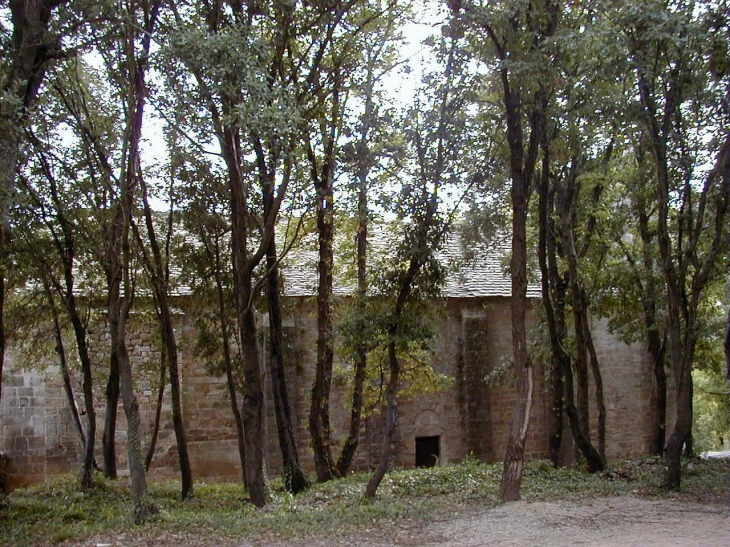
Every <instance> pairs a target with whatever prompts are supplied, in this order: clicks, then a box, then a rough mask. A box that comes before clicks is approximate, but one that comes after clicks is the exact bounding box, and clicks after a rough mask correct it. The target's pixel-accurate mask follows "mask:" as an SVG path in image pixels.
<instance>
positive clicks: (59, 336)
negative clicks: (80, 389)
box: [43, 280, 86, 447]
mask: <svg viewBox="0 0 730 547" xmlns="http://www.w3.org/2000/svg"><path fill="white" fill-rule="evenodd" d="M43 288H44V291H45V293H46V299H47V301H48V305H49V307H50V309H51V316H52V318H53V334H54V337H55V338H56V355H58V364H59V367H60V369H61V381H62V382H63V391H64V393H65V394H66V401H67V402H68V408H69V410H70V411H71V418H72V420H73V424H74V428H75V429H76V433H77V435H78V436H79V441H80V442H81V446H82V447H85V446H86V434H85V433H84V427H83V425H81V416H80V415H79V407H78V405H77V404H76V396H75V395H74V388H73V385H72V384H71V372H70V370H69V368H68V360H67V359H66V348H65V347H64V343H63V332H62V330H61V322H60V320H59V318H58V312H57V311H56V303H55V301H54V299H53V295H52V292H51V287H50V285H49V284H48V282H47V281H46V280H44V287H43Z"/></svg>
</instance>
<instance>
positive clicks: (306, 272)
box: [282, 230, 540, 298]
mask: <svg viewBox="0 0 730 547" xmlns="http://www.w3.org/2000/svg"><path fill="white" fill-rule="evenodd" d="M389 239H391V240H392V236H391V237H389V236H387V235H384V233H383V231H382V230H378V231H377V232H376V234H375V235H373V236H371V237H370V242H369V254H370V256H371V257H372V256H376V254H377V255H380V256H382V253H386V252H387V250H388V248H389V247H391V245H390V244H389ZM509 251H510V239H509V237H503V238H494V239H493V241H491V242H490V243H489V244H483V245H479V247H478V248H471V249H470V252H469V254H470V255H473V256H474V258H473V259H470V260H466V259H465V258H464V255H465V252H464V248H463V246H462V243H461V240H460V238H459V236H458V234H457V235H453V236H451V237H450V238H449V240H448V241H447V243H446V245H445V246H444V249H442V250H441V251H440V252H439V253H438V256H439V259H440V260H441V261H442V264H444V265H445V266H446V267H447V268H448V275H447V279H446V284H445V286H444V289H443V294H444V296H446V297H450V298H477V297H487V296H510V294H511V290H510V277H509ZM335 260H337V258H336V259H335ZM352 262H354V257H353V258H352ZM353 268H354V267H353ZM340 269H344V267H342V266H341V267H340ZM282 273H283V276H284V291H285V294H286V295H287V296H314V295H316V294H317V279H318V278H317V249H316V236H313V238H312V239H311V240H309V241H305V242H304V245H303V247H302V248H300V249H297V250H292V251H291V252H290V253H289V255H288V256H287V257H285V259H284V260H283V261H282ZM343 277H345V276H343V275H339V276H338V275H335V279H334V289H333V290H334V292H335V294H338V295H346V294H351V293H352V291H353V288H354V285H353V283H354V281H353V282H350V283H345V282H343ZM353 278H354V275H350V276H349V279H353ZM527 295H528V296H529V297H539V296H540V287H539V285H537V284H534V283H531V284H530V285H529V286H528V290H527Z"/></svg>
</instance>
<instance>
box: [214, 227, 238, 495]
mask: <svg viewBox="0 0 730 547" xmlns="http://www.w3.org/2000/svg"><path fill="white" fill-rule="evenodd" d="M213 253H214V254H213V255H212V256H211V255H210V254H209V256H210V258H212V262H213V263H214V264H215V272H214V275H215V284H216V290H217V293H218V321H219V322H220V326H221V336H222V338H223V340H222V342H223V362H224V364H225V368H226V385H227V386H228V397H229V399H230V402H231V412H232V413H233V419H234V421H235V422H236V437H237V439H238V458H239V460H240V462H241V476H242V480H243V486H244V488H246V444H245V439H244V433H243V420H242V419H241V411H240V410H239V408H238V397H237V395H236V382H235V380H234V377H233V360H232V358H231V345H230V342H229V339H228V336H229V329H230V327H229V325H228V306H227V305H226V300H227V299H226V294H225V291H224V290H223V277H222V274H221V272H222V271H223V268H222V265H221V254H220V244H219V240H218V237H217V236H216V239H215V243H214V251H213Z"/></svg>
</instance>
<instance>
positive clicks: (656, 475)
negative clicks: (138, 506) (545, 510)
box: [0, 459, 728, 546]
mask: <svg viewBox="0 0 730 547" xmlns="http://www.w3.org/2000/svg"><path fill="white" fill-rule="evenodd" d="M727 465H728V464H727V462H725V461H716V460H714V461H712V460H710V461H699V462H694V463H693V464H692V467H691V468H690V470H689V471H686V472H685V473H684V476H683V489H682V492H681V493H679V494H668V493H666V492H664V491H663V490H662V489H661V486H660V485H661V479H662V471H663V467H662V464H661V462H660V461H658V460H656V459H646V460H642V461H638V462H620V463H618V464H617V465H615V466H614V468H613V469H612V470H611V471H609V472H606V473H603V474H599V475H590V474H588V473H586V472H585V471H583V470H581V469H580V468H574V469H554V468H552V467H551V466H550V465H549V464H548V463H546V462H533V463H530V464H528V465H527V466H526V467H525V472H524V480H523V487H522V497H523V499H525V500H527V501H539V500H541V501H547V500H554V499H566V498H568V499H575V498H582V497H595V496H609V495H623V494H633V495H642V496H668V495H671V496H674V497H676V496H679V497H684V498H686V499H689V500H692V501H717V500H718V499H724V497H725V496H726V495H727V488H728V467H727ZM500 474H501V466H500V465H485V464H481V463H479V462H477V461H475V460H472V459H469V460H467V461H465V462H464V463H462V464H460V465H454V466H448V467H438V468H433V469H412V470H398V469H396V470H394V471H392V472H391V473H389V474H388V475H387V476H386V477H385V479H384V480H383V483H382V484H381V487H380V490H379V492H378V498H377V499H376V500H375V501H373V502H365V501H364V500H363V497H362V493H363V491H364V488H365V483H366V482H367V479H368V475H366V474H356V475H353V476H350V477H348V478H346V479H342V480H339V481H332V482H329V483H326V484H319V485H315V486H313V487H312V488H310V489H309V490H307V491H306V492H304V493H303V494H300V495H298V496H295V497H293V496H291V495H289V494H287V493H286V492H284V490H283V488H282V485H281V481H274V482H273V483H272V499H271V503H270V504H269V505H268V506H267V507H266V508H265V509H264V510H259V509H256V508H255V507H253V506H252V505H251V504H250V503H248V502H247V500H246V496H245V493H244V491H243V489H242V487H241V486H240V485H238V484H228V483H227V484H203V483H198V484H196V486H195V498H194V499H192V500H188V501H185V502H183V501H180V499H179V491H180V486H179V483H177V482H174V481H168V482H159V483H152V484H151V485H150V489H149V500H150V502H151V503H152V504H154V505H155V506H156V507H157V508H158V509H159V510H160V513H159V514H158V515H156V516H154V517H153V518H151V519H150V520H149V521H148V522H146V523H145V524H144V525H143V526H142V527H141V529H140V528H136V529H135V533H140V532H141V533H148V534H152V535H153V534H155V533H158V532H164V531H169V532H174V533H176V534H193V535H194V536H195V537H210V538H215V537H224V536H225V537H231V536H235V537H238V538H242V537H255V538H257V539H266V538H275V537H276V538H279V537H281V538H293V537H306V536H312V535H327V536H330V537H331V536H342V535H346V534H348V533H352V532H355V531H357V530H364V529H376V530H385V529H387V528H388V527H389V526H390V525H391V524H393V523H397V524H402V523H404V522H409V521H410V522H414V521H417V520H418V519H444V518H449V517H453V516H456V515H458V514H460V513H462V512H464V511H465V510H469V509H473V508H477V507H480V508H484V507H493V506H495V505H497V503H498V501H499V500H498V494H499V480H500ZM4 505H5V506H4V508H1V509H0V544H1V545H8V546H11V545H47V544H49V543H60V542H63V541H64V540H67V539H80V538H84V537H89V536H93V535H96V534H100V533H121V532H124V531H127V530H130V529H132V528H133V524H132V522H131V509H132V507H131V500H130V497H129V494H128V491H127V488H126V485H125V484H124V483H123V482H121V481H120V482H114V481H109V480H105V479H102V478H100V477H96V478H95V481H94V487H93V488H92V489H91V490H90V491H88V492H86V493H82V492H80V491H79V490H78V484H77V478H76V477H75V476H65V477H62V478H59V479H56V480H53V481H51V482H48V483H46V484H42V485H36V486H33V487H31V488H27V489H23V490H18V491H16V492H14V493H13V494H12V495H11V496H9V497H8V498H7V499H6V502H5V504H4Z"/></svg>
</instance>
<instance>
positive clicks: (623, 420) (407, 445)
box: [0, 247, 652, 489]
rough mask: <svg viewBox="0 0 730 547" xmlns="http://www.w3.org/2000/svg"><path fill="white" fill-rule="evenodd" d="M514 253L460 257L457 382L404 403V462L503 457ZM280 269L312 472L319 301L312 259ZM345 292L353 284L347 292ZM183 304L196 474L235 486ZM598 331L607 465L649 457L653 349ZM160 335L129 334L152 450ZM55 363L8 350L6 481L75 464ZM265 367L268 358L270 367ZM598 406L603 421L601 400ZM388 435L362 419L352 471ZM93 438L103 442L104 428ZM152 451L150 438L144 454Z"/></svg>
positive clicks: (539, 376) (336, 430) (20, 481)
mask: <svg viewBox="0 0 730 547" xmlns="http://www.w3.org/2000/svg"><path fill="white" fill-rule="evenodd" d="M505 252H506V249H505V248H504V247H502V248H499V247H495V248H493V249H492V250H490V251H488V252H484V253H482V256H481V258H480V260H479V261H477V262H475V263H469V264H465V265H462V267H461V268H460V269H459V270H458V271H455V272H453V273H452V274H450V276H449V279H448V282H447V284H446V287H445V288H444V291H443V298H442V300H441V302H439V303H438V305H439V306H441V307H442V313H440V314H439V318H438V319H437V326H436V332H437V333H438V334H437V337H436V340H435V343H434V345H433V348H432V349H433V354H432V365H433V368H434V369H435V370H436V371H437V372H440V373H442V374H444V375H446V376H448V377H449V378H451V379H452V381H451V383H450V387H448V388H447V389H445V390H443V391H440V392H438V393H430V394H422V395H417V396H415V398H412V399H410V400H407V399H406V400H401V401H400V403H399V407H398V412H399V414H398V428H397V432H396V439H395V442H396V443H397V448H396V450H395V457H394V464H395V465H397V466H400V467H413V466H416V465H430V464H433V463H437V464H438V465H448V464H452V463H457V462H460V461H461V460H462V459H464V458H465V457H467V455H473V456H474V457H476V458H478V459H480V460H483V461H487V462H494V461H500V460H501V459H502V458H503V456H504V451H505V447H506V442H507V437H508V433H509V428H510V424H511V416H512V411H513V407H514V402H515V389H514V387H513V386H511V385H509V383H494V382H487V381H486V378H487V376H488V375H489V374H490V372H493V371H494V370H495V369H496V368H498V367H500V366H503V364H504V363H505V362H506V361H507V360H509V358H510V356H511V324H510V299H509V292H510V290H509V289H510V284H509V278H508V276H506V275H505V273H504V267H503V264H504V256H505ZM459 253H460V250H459V249H457V248H452V249H447V251H445V252H444V255H445V256H444V259H445V260H450V259H453V258H454V257H455V256H456V255H458V254H459ZM303 263H306V261H305V262H303ZM284 275H285V277H286V280H287V288H286V294H287V299H288V303H287V306H286V308H287V309H288V310H290V312H289V313H288V316H287V317H286V319H285V331H286V339H287V349H286V366H287V382H288V384H289V394H290V397H291V403H292V407H293V409H294V416H295V422H296V424H297V429H296V435H297V442H298V444H299V449H300V458H301V460H302V462H303V465H304V467H305V469H307V470H309V471H312V472H313V469H314V462H313V455H312V451H311V448H310V439H309V431H308V416H309V404H310V390H311V386H312V383H313V380H314V363H315V361H316V336H317V330H316V303H315V302H314V299H313V298H312V295H313V294H314V292H313V290H312V289H313V284H314V283H316V274H315V272H314V271H313V269H312V267H311V266H310V267H309V268H307V267H305V266H300V267H289V268H285V270H284ZM336 292H338V293H340V294H341V293H343V292H346V291H345V290H344V289H343V288H342V287H340V288H338V289H336ZM183 293H184V291H183ZM529 296H530V297H531V303H532V305H533V306H539V305H540V303H539V289H538V287H536V286H533V287H531V288H530V292H529ZM175 308H176V310H177V313H176V316H175V321H176V332H177V335H178V340H179V345H180V365H181V382H182V390H183V401H182V405H183V414H184V423H185V427H186V430H187V435H188V441H189V449H190V457H191V462H192V468H193V469H192V470H193V476H194V478H195V479H196V480H206V481H212V480H228V481H238V480H240V477H241V469H240V462H239V459H238V452H237V441H236V428H235V425H234V422H233V417H232V414H231V409H230V401H229V398H228V392H227V387H226V384H225V379H224V377H220V376H215V375H211V374H209V373H208V372H207V371H206V367H205V366H204V365H203V364H202V363H201V362H199V361H198V360H196V358H195V357H194V355H193V351H192V346H193V341H194V340H195V337H196V332H195V322H194V319H195V316H196V313H197V312H196V309H197V308H196V305H195V302H194V301H193V300H192V298H191V297H190V296H189V295H185V294H181V295H179V296H178V297H176V298H175ZM529 318H530V322H531V323H533V324H534V313H532V312H530V314H529ZM260 324H262V325H263V324H267V323H266V322H261V323H260ZM102 327H103V326H102ZM98 332H99V333H98V334H97V335H95V337H94V342H93V344H94V348H95V350H96V351H95V353H94V359H95V364H96V365H97V367H98V369H97V374H96V377H95V391H96V393H97V428H98V429H100V428H101V427H103V409H104V400H103V393H104V386H105V384H106V378H105V370H106V368H107V365H108V358H107V352H108V345H109V337H108V334H107V333H105V332H104V329H103V328H99V331H98ZM593 332H594V337H595V339H594V343H595V346H596V351H597V353H598V357H599V360H600V366H601V370H602V374H603V382H604V394H605V404H606V411H607V418H606V452H607V457H608V459H609V461H611V460H615V459H618V458H625V457H635V456H639V455H642V454H645V453H646V450H647V447H648V445H649V442H650V437H651V411H650V405H651V391H652V389H651V388H652V375H651V370H650V366H649V363H648V360H647V353H646V351H645V348H644V347H643V346H641V345H634V346H628V345H625V344H624V343H622V342H620V341H619V340H618V339H617V338H616V337H615V336H613V335H612V334H610V333H609V332H608V330H607V328H606V324H605V322H603V321H601V320H594V324H593ZM154 333H155V326H154V324H152V323H145V322H144V321H140V320H136V321H135V323H134V327H133V329H132V331H131V333H130V335H129V339H128V344H129V349H130V354H131V356H132V361H133V367H134V368H135V371H136V372H135V374H136V375H137V385H136V393H137V396H138V398H139V400H140V405H141V409H142V430H143V442H144V443H145V445H146V444H148V442H149V438H150V433H151V430H152V424H153V420H154V414H155V405H156V397H157V390H156V382H157V381H156V373H154V372H148V373H144V372H141V371H144V370H148V371H153V370H154V369H155V367H156V366H157V363H158V362H159V352H158V350H157V349H156V348H155V345H154V341H153V340H154V338H155V334H154ZM264 336H265V331H264ZM264 354H265V352H264ZM264 359H265V357H264ZM49 363H50V364H49V365H48V366H44V367H38V370H18V369H17V368H16V367H14V366H13V357H12V354H10V355H9V356H8V362H7V363H6V367H5V373H4V374H5V377H4V381H3V393H2V399H1V400H0V433H1V435H0V453H2V454H4V455H5V458H6V460H7V464H6V465H7V482H8V484H7V485H6V486H7V487H8V488H11V489H12V488H15V487H18V486H22V485H27V484H31V483H34V482H40V481H44V480H46V479H47V478H50V477H53V476H55V475H58V474H62V473H68V472H74V471H76V470H78V469H79V468H80V461H81V447H80V444H79V440H78V436H77V434H76V432H75V430H74V427H73V424H72V420H71V413H70V411H69V408H68V403H67V401H66V398H65V395H64V391H63V387H62V384H61V380H60V374H59V371H58V367H56V366H54V365H53V363H54V360H53V356H49ZM265 364H266V363H262V366H264V368H265ZM534 365H535V389H534V399H533V404H532V412H531V416H530V428H529V433H528V440H527V445H526V457H527V458H528V459H535V458H544V457H546V455H547V429H546V414H547V397H546V395H547V393H546V385H545V378H546V375H545V367H544V365H543V364H542V363H539V362H536V363H534ZM591 389H592V388H591ZM76 395H77V398H78V399H79V402H80V403H81V398H80V397H81V390H80V386H77V392H76ZM267 398H268V400H267V406H266V415H267V418H266V420H267V423H266V427H267V451H268V468H269V473H270V474H271V475H277V474H278V473H279V472H280V470H281V462H280V458H279V447H278V442H277V436H276V423H275V418H274V410H273V403H272V402H271V393H270V386H269V392H268V395H267ZM348 405H349V395H348V394H347V393H346V387H345V386H344V383H342V382H337V381H335V382H333V393H332V396H331V398H330V409H331V414H332V417H331V422H332V427H333V435H332V447H333V454H335V455H337V454H338V453H339V449H340V446H341V443H342V442H344V439H345V436H346V433H347V429H348V425H349V422H348V420H349V408H348ZM80 406H81V405H80ZM591 408H592V419H593V420H594V421H595V414H596V412H595V410H594V409H595V406H592V407H591ZM118 420H119V422H118V429H117V452H118V457H119V460H120V469H124V466H125V461H124V460H125V458H126V455H125V454H126V448H125V447H126V440H125V439H126V431H125V429H126V420H125V418H124V412H123V411H122V410H121V402H120V412H119V418H118ZM594 426H595V424H594ZM565 431H566V434H565V440H564V445H565V447H564V454H565V456H566V460H570V458H571V457H572V455H573V452H574V450H573V448H572V441H571V439H570V434H569V428H568V427H567V425H566V428H565ZM594 438H595V436H594ZM381 439H382V414H381V415H377V414H376V415H374V416H372V417H370V418H368V419H367V420H366V422H365V424H364V427H363V430H362V433H361V441H360V445H359V448H358V452H357V454H356V458H355V461H354V465H353V469H356V470H363V469H369V468H371V467H372V466H373V465H374V464H375V462H376V461H377V458H378V456H379V449H380V442H381ZM97 443H98V446H99V447H100V446H101V434H100V433H98V436H97ZM146 449H147V448H146V446H143V451H146ZM335 457H336V456H335ZM100 459H101V458H100V455H99V460H100ZM122 474H123V471H122ZM176 475H177V454H176V445H175V436H174V434H173V430H172V418H171V412H170V408H169V386H168V389H167V391H166V397H165V403H164V404H163V413H162V423H161V430H160V434H159V438H158V441H157V449H156V453H155V457H154V459H153V461H152V467H151V469H150V476H151V477H152V479H154V478H158V477H174V476H176Z"/></svg>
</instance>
